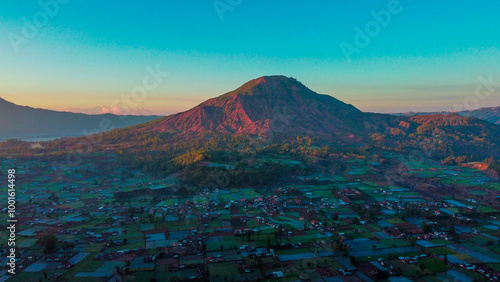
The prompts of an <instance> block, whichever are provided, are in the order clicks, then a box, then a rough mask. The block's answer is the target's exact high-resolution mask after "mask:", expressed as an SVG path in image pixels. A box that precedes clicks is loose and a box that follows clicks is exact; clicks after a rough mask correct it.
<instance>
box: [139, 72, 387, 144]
mask: <svg viewBox="0 0 500 282" xmlns="http://www.w3.org/2000/svg"><path fill="white" fill-rule="evenodd" d="M380 117H381V116H379V115H374V114H366V113H363V112H361V111H360V110H358V109H356V108H355V107H354V106H352V105H348V104H346V103H344V102H341V101H339V100H337V99H335V98H333V97H331V96H329V95H321V94H317V93H315V92H313V91H312V90H310V89H309V88H307V87H306V86H304V85H303V84H302V83H300V82H298V81H297V80H296V79H293V78H287V77H285V76H264V77H260V78H257V79H254V80H251V81H249V82H247V83H245V84H244V85H242V86H241V87H239V88H238V89H236V90H234V91H231V92H228V93H226V94H224V95H221V96H219V97H217V98H213V99H209V100H207V101H205V102H203V103H201V104H200V105H198V106H196V107H194V108H192V109H190V110H188V111H186V112H182V113H178V114H175V115H171V116H168V117H165V118H162V119H159V120H157V121H154V122H152V123H149V124H148V125H147V126H144V127H139V128H137V129H136V130H137V131H138V132H176V133H186V132H196V133H201V132H213V133H230V134H234V135H245V134H247V135H260V136H267V135H270V134H273V136H276V135H277V133H279V135H280V137H285V136H291V135H294V136H296V135H315V136H323V137H329V138H331V137H335V138H337V137H340V138H345V139H353V140H356V139H359V138H361V137H362V136H363V133H364V131H365V129H366V128H367V127H369V126H374V124H380V123H383V122H384V119H381V118H380ZM386 119H387V118H386Z"/></svg>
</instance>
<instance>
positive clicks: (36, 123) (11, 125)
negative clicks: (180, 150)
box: [0, 98, 159, 140]
mask: <svg viewBox="0 0 500 282" xmlns="http://www.w3.org/2000/svg"><path fill="white" fill-rule="evenodd" d="M157 118H159V117H158V116H117V115H113V114H102V115H86V114H78V113H70V112H57V111H51V110H44V109H35V108H31V107H26V106H19V105H16V104H14V103H11V102H8V101H6V100H4V99H2V98H0V140H2V139H3V140H5V139H10V138H55V137H66V136H82V135H85V134H88V133H95V132H98V131H102V130H103V129H104V130H105V129H112V128H123V127H127V126H132V125H136V124H140V123H144V122H148V121H151V120H154V119H157Z"/></svg>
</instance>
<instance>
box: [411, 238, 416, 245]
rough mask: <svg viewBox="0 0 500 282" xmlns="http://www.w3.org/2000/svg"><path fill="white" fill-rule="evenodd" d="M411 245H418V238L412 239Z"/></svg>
mask: <svg viewBox="0 0 500 282" xmlns="http://www.w3.org/2000/svg"><path fill="white" fill-rule="evenodd" d="M410 244H412V245H415V244H417V238H416V237H410Z"/></svg>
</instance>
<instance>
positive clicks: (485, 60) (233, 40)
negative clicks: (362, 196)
mask: <svg viewBox="0 0 500 282" xmlns="http://www.w3.org/2000/svg"><path fill="white" fill-rule="evenodd" d="M49 2H50V1H48V2H47V3H49ZM41 3H42V2H41ZM50 3H52V2H50ZM54 3H56V4H57V5H56V6H43V5H40V4H38V3H36V2H30V1H25V2H24V3H23V5H17V2H16V4H6V5H4V6H5V8H4V9H3V11H2V12H3V13H2V15H0V34H2V35H3V36H2V37H3V39H2V40H1V41H0V51H1V52H0V61H1V62H2V66H3V67H2V68H1V73H0V74H1V75H0V83H2V85H3V86H4V87H3V88H2V91H0V96H1V97H4V98H5V99H6V100H8V101H11V102H13V103H15V104H19V105H28V106H31V107H34V108H44V109H50V110H56V111H61V110H65V111H71V112H81V113H87V114H96V113H105V112H110V113H119V111H120V108H119V107H117V105H116V104H113V101H114V100H116V99H120V97H122V96H123V95H130V93H131V91H133V90H134V89H136V87H137V86H140V85H142V84H143V82H144V78H145V77H146V76H147V75H148V73H151V70H159V71H160V72H162V73H168V76H167V75H165V76H164V77H162V79H161V81H160V82H159V83H157V84H154V87H151V89H148V91H147V95H146V96H147V97H146V98H145V99H144V100H141V101H140V102H138V103H136V104H135V105H134V108H133V112H132V114H154V115H169V114H173V113H177V112H182V111H185V110H188V109H190V108H192V107H194V106H196V105H198V104H200V103H201V102H203V101H205V100H207V99H209V98H213V97H216V96H219V95H222V94H223V93H226V92H228V91H231V90H233V89H236V88H237V87H239V86H240V85H242V84H244V83H245V82H246V81H248V80H250V79H253V78H256V77H260V76H262V74H282V75H285V76H287V77H295V78H297V79H298V80H299V81H301V82H302V83H303V84H304V85H306V86H307V87H308V88H310V89H311V90H313V91H315V92H317V93H321V94H327V95H330V96H332V97H335V98H337V99H339V100H342V101H344V102H346V103H348V104H352V105H354V106H355V107H357V108H359V109H360V110H362V111H367V112H378V113H400V112H410V111H413V112H435V111H449V110H453V111H455V110H457V107H464V109H475V108H483V107H488V106H490V105H500V95H490V96H489V97H488V99H487V100H483V99H479V100H477V99H476V100H473V99H472V100H471V97H474V95H475V91H476V90H477V88H478V87H480V86H481V85H484V83H483V82H484V81H488V82H489V86H490V87H491V86H492V85H493V86H495V87H497V86H498V85H499V81H500V75H498V72H499V71H500V67H499V66H500V50H499V49H498V47H497V46H500V36H498V35H500V31H498V29H496V28H495V27H496V26H499V25H500V19H499V18H498V17H497V15H498V12H499V11H500V4H499V3H497V2H494V1H489V2H481V3H470V2H466V1H459V3H460V5H457V2H456V1H453V2H452V1H445V2H441V3H434V2H431V1H419V2H415V1H410V0H401V1H396V0H389V1H382V2H377V3H363V4H361V2H360V1H353V2H349V3H348V4H345V5H341V4H339V3H328V2H327V1H322V2H321V3H319V4H317V5H303V4H302V3H300V4H299V2H297V1H287V2H284V1H278V2H275V3H266V6H265V7H266V9H262V8H261V5H262V4H261V3H262V2H259V1H256V2H248V1H233V2H231V3H233V4H231V5H230V4H228V3H226V1H213V2H212V1H207V2H202V3H198V2H189V1H187V2H186V1H184V2H182V3H165V2H155V3H152V4H151V5H149V6H142V5H137V4H134V3H132V2H130V3H129V5H124V6H120V5H116V4H114V3H98V2H97V1H96V2H95V3H96V5H86V4H82V3H78V2H72V1H62V0H60V1H58V2H54ZM90 3H93V2H92V1H91V2H90ZM285 3H286V4H285ZM87 4H88V3H87ZM451 5H452V6H453V7H454V9H449V7H450V6H451ZM109 11H113V13H109ZM94 19H99V21H96V20H94ZM456 19H460V21H456ZM30 24H31V25H30ZM33 24H37V25H33ZM30 27H31V28H33V29H32V30H30ZM30 32H31V33H30ZM486 87H488V85H487V86H486ZM495 91H496V90H495ZM476 96H477V95H476Z"/></svg>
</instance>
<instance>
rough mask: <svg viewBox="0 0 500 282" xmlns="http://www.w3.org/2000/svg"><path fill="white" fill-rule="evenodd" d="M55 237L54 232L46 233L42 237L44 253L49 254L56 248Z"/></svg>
mask: <svg viewBox="0 0 500 282" xmlns="http://www.w3.org/2000/svg"><path fill="white" fill-rule="evenodd" d="M56 243H57V237H56V236H55V235H54V234H47V235H45V236H43V237H42V246H44V247H45V249H44V253H46V254H50V253H53V252H54V251H55V250H56Z"/></svg>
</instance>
